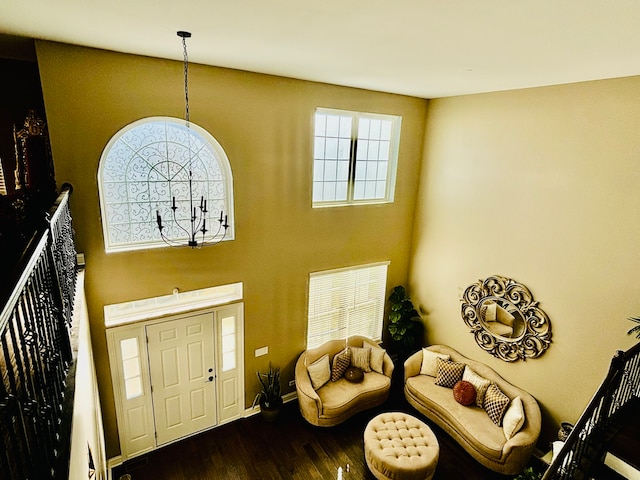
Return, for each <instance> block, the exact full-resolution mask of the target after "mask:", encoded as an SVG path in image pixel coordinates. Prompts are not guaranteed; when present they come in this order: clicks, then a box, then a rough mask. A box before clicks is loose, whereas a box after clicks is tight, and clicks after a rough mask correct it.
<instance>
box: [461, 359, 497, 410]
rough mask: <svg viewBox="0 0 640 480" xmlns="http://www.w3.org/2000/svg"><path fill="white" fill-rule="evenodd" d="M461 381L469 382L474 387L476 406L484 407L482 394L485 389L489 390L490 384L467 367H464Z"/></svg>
mask: <svg viewBox="0 0 640 480" xmlns="http://www.w3.org/2000/svg"><path fill="white" fill-rule="evenodd" d="M462 380H464V381H466V382H469V383H470V384H472V385H473V386H474V387H476V405H478V406H479V407H480V408H482V407H483V406H484V394H485V393H486V392H487V388H489V385H491V382H490V381H489V380H487V379H486V378H484V377H481V376H480V375H478V374H477V373H476V372H474V371H473V369H472V368H471V367H469V365H466V366H465V367H464V373H463V374H462Z"/></svg>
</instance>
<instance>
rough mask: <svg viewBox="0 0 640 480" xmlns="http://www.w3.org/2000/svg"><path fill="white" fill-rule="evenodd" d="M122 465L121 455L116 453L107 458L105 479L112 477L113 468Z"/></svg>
mask: <svg viewBox="0 0 640 480" xmlns="http://www.w3.org/2000/svg"><path fill="white" fill-rule="evenodd" d="M120 465H122V455H117V456H115V457H112V458H110V459H108V460H107V479H108V480H114V479H113V469H114V468H116V467H119V466H120Z"/></svg>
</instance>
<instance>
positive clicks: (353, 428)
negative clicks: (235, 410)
mask: <svg viewBox="0 0 640 480" xmlns="http://www.w3.org/2000/svg"><path fill="white" fill-rule="evenodd" d="M396 385H398V383H396ZM400 388H401V387H400ZM392 410H393V411H404V412H407V413H410V414H412V415H415V416H417V417H418V418H421V419H422V420H425V419H424V417H421V415H420V414H419V413H418V412H416V411H415V410H414V409H413V408H412V407H410V406H409V405H408V404H407V403H406V400H405V399H404V396H403V395H402V392H401V391H399V392H398V391H394V392H392V394H391V396H390V398H389V400H388V401H387V402H386V403H385V404H384V405H382V406H380V407H378V408H376V409H373V410H369V411H367V412H362V413H360V414H358V415H356V416H354V417H352V418H351V419H349V420H347V421H346V422H344V423H343V424H341V425H338V426H335V427H330V428H320V427H314V426H312V425H310V424H309V423H307V422H306V421H305V420H304V419H303V418H302V416H301V415H300V412H299V411H298V405H297V402H295V401H293V402H290V403H288V404H286V405H285V408H284V410H283V412H282V414H281V416H280V417H279V418H278V420H277V421H276V422H274V423H268V422H265V421H264V420H263V419H262V417H261V416H260V415H254V416H252V417H249V418H245V419H241V420H237V421H235V422H232V423H230V424H227V425H223V426H220V427H217V428H214V429H212V430H209V431H207V432H204V433H202V434H199V435H197V436H194V437H191V438H188V439H185V440H182V441H180V442H177V443H174V444H171V445H168V446H166V447H163V448H160V449H158V450H156V451H155V452H153V453H150V454H148V455H144V456H142V457H139V458H136V459H133V460H131V461H129V462H126V463H125V464H124V465H121V466H120V467H118V468H116V469H114V472H113V479H114V480H119V479H120V477H121V476H122V475H123V474H125V473H129V474H130V475H131V479H132V480H187V479H198V480H205V479H232V480H235V479H260V480H269V479H273V480H281V479H287V480H288V479H291V480H296V479H304V480H311V479H323V480H328V479H335V478H337V469H338V467H342V468H343V471H344V474H343V478H344V480H360V479H366V480H374V477H373V475H372V474H371V473H370V472H369V470H368V469H367V465H366V463H365V459H364V450H363V433H364V429H365V426H366V425H367V422H368V421H369V420H370V419H371V418H372V417H374V416H375V415H377V414H378V413H381V412H383V411H392ZM425 421H426V422H427V423H428V424H429V425H430V426H431V427H432V429H433V431H434V433H435V434H436V437H437V438H438V442H439V444H440V459H439V461H438V467H437V469H436V474H435V476H434V480H457V479H463V480H485V479H496V480H500V479H509V478H512V477H509V476H503V475H498V474H496V473H494V472H492V471H490V470H488V469H486V468H484V467H482V466H481V465H480V464H479V463H478V462H476V461H475V460H474V459H473V458H472V457H471V456H470V455H468V454H467V453H466V452H465V451H464V450H463V449H462V448H461V447H460V446H459V445H458V444H457V443H455V442H454V441H453V440H452V439H451V438H450V437H449V436H448V435H447V434H445V433H444V432H443V431H442V430H441V429H439V428H438V427H436V426H434V425H433V424H431V423H430V422H429V421H428V420H425ZM347 465H349V472H348V473H347V472H346V466H347Z"/></svg>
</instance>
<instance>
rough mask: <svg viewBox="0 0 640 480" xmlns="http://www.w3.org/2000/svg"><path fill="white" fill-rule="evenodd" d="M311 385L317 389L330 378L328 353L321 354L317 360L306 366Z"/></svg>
mask: <svg viewBox="0 0 640 480" xmlns="http://www.w3.org/2000/svg"><path fill="white" fill-rule="evenodd" d="M307 372H309V378H310V379H311V386H312V387H313V389H314V390H318V389H319V388H320V387H321V386H323V385H324V384H325V383H327V382H328V381H329V379H330V378H331V368H329V355H323V356H321V357H320V358H319V359H318V360H316V361H315V362H313V363H312V364H311V365H308V366H307Z"/></svg>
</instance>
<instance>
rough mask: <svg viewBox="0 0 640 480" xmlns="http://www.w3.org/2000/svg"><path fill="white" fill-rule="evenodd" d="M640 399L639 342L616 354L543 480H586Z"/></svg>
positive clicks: (595, 468)
mask: <svg viewBox="0 0 640 480" xmlns="http://www.w3.org/2000/svg"><path fill="white" fill-rule="evenodd" d="M638 396H640V343H637V344H636V345H635V346H633V347H632V348H630V349H629V350H628V351H626V352H623V351H621V350H619V351H617V352H616V354H615V355H614V356H613V358H612V359H611V365H610V367H609V372H608V374H607V376H606V378H605V379H604V380H603V382H602V384H601V385H600V387H599V388H598V390H597V392H596V393H595V395H594V396H593V397H592V399H591V401H590V402H589V404H588V405H587V407H586V408H585V410H584V412H583V413H582V415H581V416H580V418H579V420H578V421H577V422H576V425H575V427H574V428H573V430H572V431H571V433H570V434H569V436H568V437H567V440H566V441H565V443H564V445H563V446H562V448H561V450H560V451H559V452H558V455H557V456H556V458H555V459H554V460H553V462H552V463H551V465H550V466H549V468H548V469H547V471H546V472H545V474H544V476H543V477H542V480H560V479H563V480H564V479H567V480H568V479H576V480H581V479H588V478H590V477H591V476H592V474H593V472H595V471H596V470H597V469H598V468H600V467H601V466H602V464H603V462H604V457H605V455H606V453H607V446H608V444H609V442H610V441H611V440H612V438H613V437H614V436H615V434H616V433H617V432H618V431H619V429H620V427H621V425H622V422H623V421H624V409H625V407H626V406H627V405H628V404H629V403H630V402H631V400H633V399H634V398H637V397H638Z"/></svg>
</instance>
